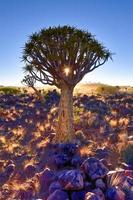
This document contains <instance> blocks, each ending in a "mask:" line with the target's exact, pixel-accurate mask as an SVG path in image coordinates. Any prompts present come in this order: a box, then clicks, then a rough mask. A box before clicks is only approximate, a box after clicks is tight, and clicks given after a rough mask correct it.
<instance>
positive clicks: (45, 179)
mask: <svg viewBox="0 0 133 200" xmlns="http://www.w3.org/2000/svg"><path fill="white" fill-rule="evenodd" d="M53 181H55V174H54V173H53V172H52V171H51V170H50V169H49V168H46V169H44V171H43V172H42V173H41V174H40V178H39V182H40V191H41V193H44V192H47V191H48V188H49V186H50V184H51V183H52V182H53Z"/></svg>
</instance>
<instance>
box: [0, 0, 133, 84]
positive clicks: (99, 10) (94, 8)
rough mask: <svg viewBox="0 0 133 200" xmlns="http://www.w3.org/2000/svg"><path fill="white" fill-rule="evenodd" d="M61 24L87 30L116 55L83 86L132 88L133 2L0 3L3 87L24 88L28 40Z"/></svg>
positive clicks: (53, 0)
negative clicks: (36, 33) (25, 46)
mask: <svg viewBox="0 0 133 200" xmlns="http://www.w3.org/2000/svg"><path fill="white" fill-rule="evenodd" d="M59 24H60V25H66V24H67V25H73V26H76V27H77V28H82V29H85V30H88V31H89V32H91V33H92V34H94V35H96V38H97V39H98V40H99V41H100V42H102V43H103V44H104V45H105V46H106V47H107V48H109V49H110V50H111V51H112V52H113V53H115V55H114V56H113V62H112V61H109V62H108V63H106V64H104V65H103V66H102V67H100V68H98V69H96V70H95V71H93V72H92V73H90V74H88V75H86V76H85V78H84V79H83V82H102V83H108V84H112V85H132V86H133V66H132V65H133V1H132V0H110V1H108V0H0V85H21V79H22V78H23V71H22V67H23V66H24V64H23V63H22V62H21V56H22V48H23V46H24V43H25V42H26V41H27V39H28V36H29V35H30V34H32V33H33V32H35V31H38V30H40V29H41V28H43V27H49V26H56V25H59Z"/></svg>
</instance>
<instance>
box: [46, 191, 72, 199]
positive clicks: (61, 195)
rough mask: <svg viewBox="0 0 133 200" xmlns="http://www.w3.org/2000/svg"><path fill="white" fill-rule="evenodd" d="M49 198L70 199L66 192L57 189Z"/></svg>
mask: <svg viewBox="0 0 133 200" xmlns="http://www.w3.org/2000/svg"><path fill="white" fill-rule="evenodd" d="M47 200H69V197H68V195H67V193H66V192H64V191H62V190H56V191H55V192H53V193H52V194H51V195H50V196H49V197H48V198H47Z"/></svg>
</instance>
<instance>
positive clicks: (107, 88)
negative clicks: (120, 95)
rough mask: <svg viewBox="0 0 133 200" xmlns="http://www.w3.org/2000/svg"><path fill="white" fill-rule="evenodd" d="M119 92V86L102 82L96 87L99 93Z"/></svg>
mask: <svg viewBox="0 0 133 200" xmlns="http://www.w3.org/2000/svg"><path fill="white" fill-rule="evenodd" d="M117 92H119V87H118V86H111V85H104V84H101V85H99V86H98V87H97V89H96V93H98V94H111V95H112V94H116V93H117Z"/></svg>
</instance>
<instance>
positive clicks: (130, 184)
mask: <svg viewBox="0 0 133 200" xmlns="http://www.w3.org/2000/svg"><path fill="white" fill-rule="evenodd" d="M122 190H123V191H124V193H125V196H126V198H125V199H128V200H132V199H133V178H130V177H127V179H126V181H125V182H124V183H123V186H122Z"/></svg>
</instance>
